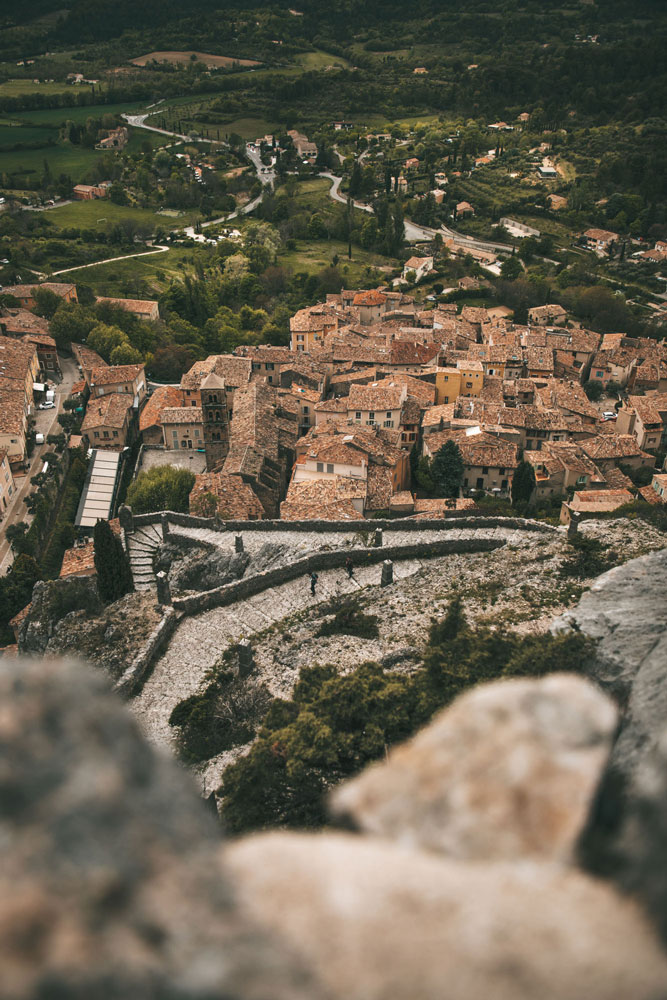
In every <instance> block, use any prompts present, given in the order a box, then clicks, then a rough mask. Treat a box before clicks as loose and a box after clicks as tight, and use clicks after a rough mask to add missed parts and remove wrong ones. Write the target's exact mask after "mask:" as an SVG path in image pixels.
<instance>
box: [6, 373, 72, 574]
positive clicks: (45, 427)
mask: <svg viewBox="0 0 667 1000" xmlns="http://www.w3.org/2000/svg"><path fill="white" fill-rule="evenodd" d="M60 366H61V368H62V372H63V379H62V382H60V384H59V385H57V386H56V397H55V398H56V403H57V405H56V408H55V409H54V410H37V414H36V416H37V426H36V430H37V431H38V432H40V433H41V434H43V435H44V444H41V445H35V448H34V450H33V453H32V458H31V459H30V468H29V469H28V472H27V473H26V474H25V476H23V477H17V479H16V485H17V489H16V491H15V493H14V496H13V497H12V499H11V503H10V504H9V507H8V508H7V512H6V513H5V516H4V519H3V522H2V529H1V531H0V575H2V576H4V575H5V574H6V573H7V572H8V571H9V569H10V567H11V565H12V563H13V562H14V554H13V552H12V550H11V546H10V545H9V543H8V542H7V540H6V539H5V530H6V529H7V528H8V527H9V525H10V524H18V523H19V521H27V522H28V523H30V521H31V520H32V517H31V516H30V514H28V511H27V510H26V508H25V505H24V503H23V501H24V500H25V498H26V497H27V496H28V494H29V493H30V492H31V491H32V489H33V486H32V484H31V482H30V479H31V477H32V476H35V475H37V473H38V472H40V471H41V468H42V465H43V464H44V458H43V456H44V455H45V453H46V452H48V451H53V446H52V445H50V444H47V443H46V435H47V434H57V433H58V432H59V430H60V425H59V424H58V422H57V421H58V414H59V413H61V412H62V404H63V402H64V400H65V399H66V398H67V396H68V395H69V391H70V389H71V388H72V386H73V385H74V383H75V382H76V381H78V379H79V378H80V376H79V369H78V367H77V364H76V361H75V360H74V359H73V358H61V359H60Z"/></svg>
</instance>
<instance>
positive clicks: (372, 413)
mask: <svg viewBox="0 0 667 1000" xmlns="http://www.w3.org/2000/svg"><path fill="white" fill-rule="evenodd" d="M368 419H369V420H375V410H369V411H368Z"/></svg>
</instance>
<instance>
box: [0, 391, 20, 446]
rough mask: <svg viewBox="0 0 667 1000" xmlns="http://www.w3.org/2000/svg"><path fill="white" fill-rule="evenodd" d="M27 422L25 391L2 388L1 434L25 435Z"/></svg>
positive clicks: (0, 403)
mask: <svg viewBox="0 0 667 1000" xmlns="http://www.w3.org/2000/svg"><path fill="white" fill-rule="evenodd" d="M24 421H25V391H24V390H23V388H21V389H7V388H5V387H1V388H0V432H2V433H3V434H16V435H17V437H20V436H21V435H22V434H23V427H24Z"/></svg>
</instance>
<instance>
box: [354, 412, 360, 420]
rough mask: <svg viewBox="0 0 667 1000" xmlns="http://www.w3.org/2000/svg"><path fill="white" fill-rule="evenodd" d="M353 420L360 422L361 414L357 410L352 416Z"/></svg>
mask: <svg viewBox="0 0 667 1000" xmlns="http://www.w3.org/2000/svg"><path fill="white" fill-rule="evenodd" d="M354 419H355V420H361V413H360V411H359V410H357V411H356V413H355V414H354Z"/></svg>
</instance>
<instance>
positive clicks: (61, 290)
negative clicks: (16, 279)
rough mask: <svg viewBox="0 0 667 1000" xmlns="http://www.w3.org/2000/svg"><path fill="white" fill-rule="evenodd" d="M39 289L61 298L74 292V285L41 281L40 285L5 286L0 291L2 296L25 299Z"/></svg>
mask: <svg viewBox="0 0 667 1000" xmlns="http://www.w3.org/2000/svg"><path fill="white" fill-rule="evenodd" d="M39 288H46V289H47V291H49V292H53V293H54V295H60V296H61V298H62V297H65V296H66V295H70V294H71V293H72V292H76V285H72V284H66V283H64V282H62V283H61V282H58V281H43V282H42V283H41V284H36V285H7V287H6V288H3V290H2V291H3V294H4V295H13V296H14V297H15V298H27V297H28V296H32V295H34V293H35V292H36V291H37V289H39Z"/></svg>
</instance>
